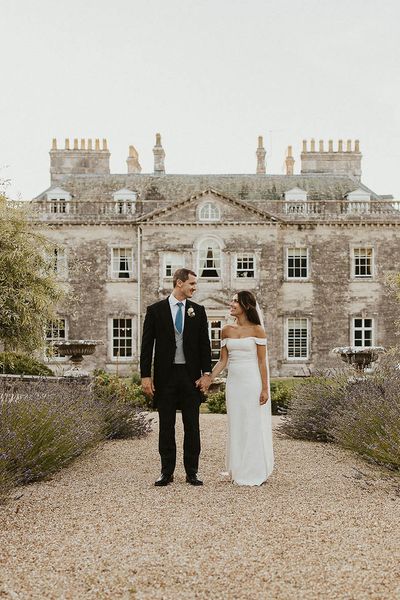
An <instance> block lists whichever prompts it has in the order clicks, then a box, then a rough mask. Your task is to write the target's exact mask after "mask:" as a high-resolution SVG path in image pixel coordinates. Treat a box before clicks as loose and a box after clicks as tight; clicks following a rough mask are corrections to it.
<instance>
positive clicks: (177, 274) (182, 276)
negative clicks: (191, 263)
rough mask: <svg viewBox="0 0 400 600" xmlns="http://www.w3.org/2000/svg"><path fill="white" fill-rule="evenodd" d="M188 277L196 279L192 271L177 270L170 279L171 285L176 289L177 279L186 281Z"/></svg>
mask: <svg viewBox="0 0 400 600" xmlns="http://www.w3.org/2000/svg"><path fill="white" fill-rule="evenodd" d="M189 275H194V276H195V277H197V275H196V273H195V272H194V271H191V270H190V269H177V270H176V271H175V273H174V277H173V279H172V285H173V286H174V287H176V284H177V281H178V279H180V280H181V281H187V280H188V279H189Z"/></svg>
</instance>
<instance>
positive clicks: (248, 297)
mask: <svg viewBox="0 0 400 600" xmlns="http://www.w3.org/2000/svg"><path fill="white" fill-rule="evenodd" d="M237 298H238V302H239V304H240V306H241V307H242V308H243V310H244V312H245V313H246V317H247V318H248V320H249V321H250V323H254V325H261V322H260V317H259V316H258V312H257V300H256V297H255V296H254V294H252V293H251V292H248V291H247V290H243V291H241V292H238V293H237Z"/></svg>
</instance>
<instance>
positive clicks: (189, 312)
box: [187, 306, 196, 317]
mask: <svg viewBox="0 0 400 600" xmlns="http://www.w3.org/2000/svg"><path fill="white" fill-rule="evenodd" d="M187 314H188V317H195V316H196V313H195V312H194V308H193V307H192V306H191V307H190V308H188V310H187Z"/></svg>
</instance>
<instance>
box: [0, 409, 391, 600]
mask: <svg viewBox="0 0 400 600" xmlns="http://www.w3.org/2000/svg"><path fill="white" fill-rule="evenodd" d="M225 420H226V417H225V416H224V415H209V414H205V415H201V422H202V439H203V452H202V460H201V475H202V477H203V478H204V481H205V485H204V487H203V488H195V487H191V486H189V485H188V484H186V483H185V481H184V473H183V468H182V467H181V460H180V456H181V455H180V453H179V455H178V457H179V463H178V469H177V472H176V477H175V482H174V483H173V484H172V485H170V486H168V487H167V488H156V487H154V485H153V482H154V479H155V478H156V477H157V476H158V471H159V462H158V455H157V440H156V438H157V436H156V432H154V433H152V434H151V435H150V436H149V437H148V438H146V439H144V440H133V441H118V442H109V443H107V444H105V445H103V446H102V447H100V448H98V449H97V450H96V451H94V453H92V454H91V455H86V456H84V457H82V458H81V459H79V460H78V461H76V462H75V463H74V464H73V465H72V466H71V467H69V468H68V469H65V470H64V471H63V472H61V473H59V474H57V475H56V476H55V477H54V478H53V479H52V480H51V481H48V482H42V483H38V484H34V485H31V486H29V487H26V488H24V489H21V490H17V491H16V496H17V495H18V494H20V493H23V496H22V497H21V498H20V499H14V500H12V501H11V502H10V503H9V504H8V505H6V506H5V507H1V508H0V598H10V599H14V598H15V599H18V600H20V599H21V600H23V599H25V598H34V599H40V600H43V599H48V598H49V599H68V600H86V599H88V600H89V599H103V598H104V599H118V598H123V599H127V600H128V599H148V600H150V599H151V600H156V599H161V598H162V599H166V600H168V599H174V600H175V599H176V600H178V599H181V598H182V599H185V600H186V599H191V598H198V599H207V600H208V599H212V600H218V599H224V600H225V599H227V600H230V599H249V600H250V599H251V600H255V599H258V598H260V599H261V598H263V599H268V600H271V599H274V600H275V599H279V600H291V599H293V600H298V599H303V598H306V599H319V598H321V599H322V598H323V599H324V600H325V599H329V600H331V599H336V598H337V599H340V600H345V599H354V600H362V599H364V598H368V599H369V598H376V599H379V600H389V599H395V598H400V561H399V547H400V533H399V523H400V496H399V480H398V479H396V478H393V476H392V477H391V476H389V475H388V474H387V473H386V472H383V471H381V470H380V469H378V468H375V467H372V466H369V465H366V464H365V463H364V462H361V461H360V460H359V459H358V458H356V457H354V456H353V455H352V454H350V453H347V452H344V451H342V450H340V449H338V448H335V447H333V446H329V445H322V444H315V443H307V442H298V441H294V440H290V439H282V438H281V439H280V438H279V437H277V436H275V451H276V469H275V471H274V474H273V475H272V477H271V478H270V479H269V481H268V482H267V484H266V485H263V486H262V487H260V488H243V487H237V486H234V485H232V484H231V483H229V482H227V481H223V480H222V479H221V477H220V475H219V473H220V471H221V470H222V469H223V466H224V465H223V453H224V443H225V422H226V421H225ZM277 420H278V419H277V418H275V423H276V422H277ZM178 421H180V419H178ZM155 429H157V428H155ZM178 433H179V436H180V437H181V433H182V432H181V427H180V425H179V427H178Z"/></svg>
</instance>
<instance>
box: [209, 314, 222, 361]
mask: <svg viewBox="0 0 400 600" xmlns="http://www.w3.org/2000/svg"><path fill="white" fill-rule="evenodd" d="M221 329H222V322H221V321H209V322H208V330H209V336H210V339H211V362H212V366H213V367H214V366H215V365H216V364H217V362H218V360H219V355H220V351H221Z"/></svg>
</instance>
